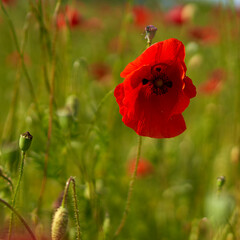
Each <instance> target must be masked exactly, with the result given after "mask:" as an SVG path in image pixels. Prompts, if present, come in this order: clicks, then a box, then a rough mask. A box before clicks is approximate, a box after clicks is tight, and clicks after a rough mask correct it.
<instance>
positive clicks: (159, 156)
mask: <svg viewBox="0 0 240 240" xmlns="http://www.w3.org/2000/svg"><path fill="white" fill-rule="evenodd" d="M39 2H41V4H40V3H39ZM56 2H57V1H54V0H51V1H50V0H44V1H40V0H39V1H33V0H29V1H21V0H15V1H13V0H12V1H9V2H8V1H6V3H4V6H5V7H4V8H5V9H6V11H7V13H8V15H9V17H10V22H11V23H13V26H14V29H15V33H16V40H17V42H18V46H19V49H20V51H21V52H22V56H23V58H22V60H23V59H24V61H21V57H19V54H18V53H17V47H16V41H14V37H13V31H12V30H13V29H12V28H11V24H9V19H8V18H7V17H6V15H5V14H4V12H3V11H1V14H0V33H1V37H0V46H1V51H0V104H1V105H0V106H1V108H0V109H1V114H0V136H1V152H0V165H1V170H2V171H1V174H0V175H1V176H5V177H8V178H9V179H11V180H12V182H13V184H14V185H15V184H16V182H17V177H18V174H19V172H18V169H19V162H20V151H19V149H18V138H19V135H20V134H21V133H23V132H26V131H29V132H30V133H31V134H32V135H33V142H32V146H31V148H30V150H29V151H28V152H27V159H26V161H25V166H24V174H23V179H22V182H21V188H20V194H19V196H18V198H17V204H16V209H17V210H18V211H19V212H20V213H21V214H22V215H23V216H24V218H25V219H26V220H27V222H28V223H29V225H30V226H31V228H32V229H33V231H34V232H35V234H36V236H37V239H50V229H51V221H52V215H53V213H54V211H55V208H56V207H58V206H59V203H58V202H59V201H58V202H57V199H58V198H59V196H61V194H62V192H63V190H64V187H65V183H66V181H67V179H68V178H69V177H70V176H75V177H76V189H77V195H78V206H79V212H80V224H81V227H82V234H83V239H113V235H114V232H115V231H116V229H117V226H118V224H119V223H120V219H121V217H122V214H123V210H124V206H125V202H126V196H127V191H128V184H129V181H130V174H129V164H131V161H132V160H133V159H134V158H135V157H136V153H137V141H138V136H137V134H136V133H135V132H134V131H133V130H132V129H130V128H128V127H126V126H125V125H124V124H123V122H122V120H121V115H120V114H119V108H118V105H117V103H116V101H115V98H114V96H113V93H112V92H110V93H109V91H111V89H114V88H115V87H116V85H117V84H118V83H120V82H122V81H123V79H122V78H120V73H121V71H122V70H123V69H124V67H125V66H126V65H127V64H128V63H129V62H131V61H133V60H134V59H135V58H136V57H137V56H139V55H140V54H141V53H142V52H143V51H144V49H145V48H146V40H145V39H144V28H145V26H146V25H149V24H152V25H154V26H156V27H157V28H158V31H157V33H156V36H155V38H154V40H153V42H158V41H163V40H165V39H169V38H177V39H179V40H180V41H182V42H183V43H184V45H185V49H186V60H185V62H186V66H187V75H188V76H189V77H190V78H191V79H192V81H193V83H194V84H195V86H196V87H197V96H196V97H195V98H193V99H192V100H191V103H190V105H189V107H188V108H187V109H186V111H185V112H184V113H183V115H184V119H185V121H186V125H187V130H186V131H185V132H184V133H183V134H181V135H180V136H177V137H175V138H171V139H151V138H148V137H144V138H143V146H142V154H141V157H142V158H143V159H144V161H146V162H148V164H149V165H150V166H151V167H150V168H146V169H145V168H144V166H145V165H143V170H142V171H143V172H144V174H141V173H139V175H138V177H137V179H136V182H135V186H134V191H133V197H132V202H131V207H130V212H129V215H128V218H127V221H126V224H125V226H124V228H123V230H122V232H121V233H120V235H119V236H118V239H137V240H145V239H160V240H176V239H178V240H180V239H184V240H186V239H189V240H195V239H199V240H206V239H217V240H219V239H226V240H230V239H240V232H239V229H240V228H239V224H240V220H239V210H238V207H239V197H240V195H239V186H240V185H239V184H240V182H239V171H240V169H239V140H240V138H239V137H240V125H239V120H240V111H239V107H240V97H239V96H240V95H239V94H240V82H239V80H240V79H239V77H240V66H239V62H240V51H239V50H240V49H239V40H240V38H239V37H240V32H239V30H240V29H239V26H240V25H239V20H240V18H239V17H240V16H239V9H238V8H237V1H235V2H234V1H215V4H212V3H207V2H205V1H194V2H191V1H177V2H176V1H175V2H173V1H138V2H133V1H116V0H115V1H93V0H92V1H74V0H72V1H70V0H69V1H67V0H64V1H62V3H61V5H60V8H59V13H58V14H62V16H63V18H61V17H59V15H57V17H56V18H55V16H54V9H55V7H56ZM170 2H171V4H170ZM166 3H167V4H166ZM176 4H177V5H176ZM176 6H177V7H176ZM179 6H180V7H179ZM66 9H68V10H66ZM74 11H76V13H73V12H74ZM23 63H24V64H23ZM53 83H54V84H53ZM51 89H52V90H53V89H54V91H52V90H51ZM50 96H53V98H54V100H53V102H51V97H50ZM51 109H52V110H51ZM49 124H50V127H49ZM51 125H52V127H51ZM49 133H50V137H49ZM48 143H49V145H48ZM48 147H49V148H48ZM46 158H48V162H47V168H45V167H44V166H46ZM44 169H45V170H46V169H47V171H45V170H44ZM44 176H45V179H46V185H45V188H44V190H43V194H42V197H40V195H41V194H40V192H41V188H42V181H43V179H44ZM220 176H225V179H226V183H225V184H224V186H223V187H222V188H221V189H219V188H218V186H217V178H218V177H220ZM71 196H72V192H71V191H70V193H69V197H68V204H67V208H68V210H69V225H68V231H67V234H66V236H65V237H64V239H75V234H76V233H75V224H74V213H73V205H72V203H71ZM0 197H1V198H3V199H5V200H6V201H7V202H9V203H10V202H11V199H12V192H11V188H10V187H9V184H8V183H7V182H6V181H5V180H4V178H3V177H1V178H0ZM39 198H41V200H39ZM36 209H37V211H36ZM9 217H10V212H9V211H8V210H7V209H6V208H4V207H3V206H0V226H1V227H0V234H1V235H0V236H1V237H0V238H1V239H5V237H6V236H7V231H8V224H9ZM106 219H108V220H110V223H109V222H107V223H106V221H108V220H106ZM108 223H109V225H108ZM103 226H104V227H103ZM13 232H14V233H15V235H17V236H19V235H24V234H26V231H25V230H24V228H23V227H22V226H21V224H20V222H19V221H18V220H16V221H15V222H14V228H13ZM24 236H25V235H24ZM26 238H27V237H26Z"/></svg>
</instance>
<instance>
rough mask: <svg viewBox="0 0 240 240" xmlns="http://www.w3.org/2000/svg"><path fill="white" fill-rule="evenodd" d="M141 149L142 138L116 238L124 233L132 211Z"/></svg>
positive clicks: (140, 138)
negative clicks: (131, 206)
mask: <svg viewBox="0 0 240 240" xmlns="http://www.w3.org/2000/svg"><path fill="white" fill-rule="evenodd" d="M141 148H142V137H141V136H139V142H138V152H137V159H136V162H135V167H134V172H133V173H132V176H131V180H130V182H129V188H128V195H127V201H126V204H125V209H124V212H123V216H122V219H121V222H120V224H119V226H118V228H117V231H116V232H115V234H114V238H116V237H117V236H118V235H119V234H120V232H121V231H122V229H123V227H124V225H125V222H126V219H127V216H128V213H129V210H130V203H131V198H132V193H133V186H134V182H135V179H136V175H137V168H138V163H139V159H140V155H141Z"/></svg>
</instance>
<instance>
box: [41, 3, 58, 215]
mask: <svg viewBox="0 0 240 240" xmlns="http://www.w3.org/2000/svg"><path fill="white" fill-rule="evenodd" d="M60 5H61V0H58V2H57V4H56V7H55V11H54V17H53V20H54V23H55V19H56V16H57V14H58V12H59V8H60ZM57 33H58V30H57V28H55V31H54V37H53V44H52V69H51V79H50V94H49V120H48V135H47V145H46V152H45V157H44V172H43V180H42V185H41V191H40V196H39V199H38V206H37V212H39V211H40V208H41V205H42V199H43V195H44V192H45V187H46V183H47V168H48V160H49V151H50V145H51V137H52V124H53V102H54V86H55V75H56V42H57V36H58V34H57Z"/></svg>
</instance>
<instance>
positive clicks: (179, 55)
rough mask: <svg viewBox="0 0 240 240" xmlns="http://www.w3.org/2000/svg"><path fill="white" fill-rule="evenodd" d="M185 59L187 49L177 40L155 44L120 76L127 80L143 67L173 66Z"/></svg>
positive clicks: (172, 39)
mask: <svg viewBox="0 0 240 240" xmlns="http://www.w3.org/2000/svg"><path fill="white" fill-rule="evenodd" d="M184 58H185V49H184V45H183V43H182V42H181V41H179V40H177V39H175V38H171V39H168V40H165V41H163V42H158V43H155V44H153V45H152V46H151V47H149V48H147V49H146V50H145V51H144V52H143V53H142V54H141V55H140V56H139V57H138V58H136V59H135V60H134V61H133V62H131V63H129V64H128V65H127V66H126V67H125V69H124V70H123V71H122V73H121V74H120V76H121V77H123V78H125V77H127V75H129V74H130V73H132V72H133V71H136V70H137V69H139V68H140V67H142V66H143V65H155V64H159V63H167V64H171V63H172V62H174V61H176V60H179V61H182V62H183V61H184ZM184 65H185V64H184Z"/></svg>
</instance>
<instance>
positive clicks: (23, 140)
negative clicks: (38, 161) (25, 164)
mask: <svg viewBox="0 0 240 240" xmlns="http://www.w3.org/2000/svg"><path fill="white" fill-rule="evenodd" d="M32 138H33V136H32V135H31V134H30V133H29V132H25V133H23V134H21V135H20V138H19V148H20V149H21V150H22V151H23V152H26V151H27V150H28V149H29V147H30V145H31V142H32Z"/></svg>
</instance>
